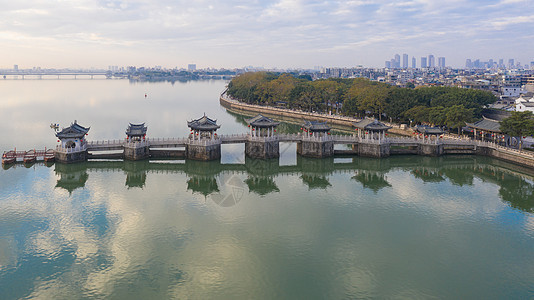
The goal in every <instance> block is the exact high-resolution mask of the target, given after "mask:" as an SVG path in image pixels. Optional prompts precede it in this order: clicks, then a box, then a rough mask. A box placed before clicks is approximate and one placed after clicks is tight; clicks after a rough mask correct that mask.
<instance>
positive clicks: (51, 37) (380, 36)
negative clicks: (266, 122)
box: [0, 0, 534, 68]
mask: <svg viewBox="0 0 534 300" xmlns="http://www.w3.org/2000/svg"><path fill="white" fill-rule="evenodd" d="M0 7H2V10H1V11H0V45H2V46H1V47H0V68H11V67H13V65H14V64H18V65H19V67H20V68H31V67H33V66H41V67H91V66H94V67H101V68H107V66H109V65H118V66H128V65H136V66H155V65H161V66H164V67H186V66H187V64H188V63H196V64H197V66H198V67H200V68H202V67H208V66H211V67H227V68H232V67H242V66H248V65H254V66H264V67H280V68H287V67H290V68H293V67H304V68H308V67H314V66H339V67H350V66H355V65H364V66H370V67H373V66H377V67H382V66H383V65H384V61H385V60H389V59H390V58H392V57H393V55H395V54H396V53H398V54H401V55H402V54H403V53H407V54H409V55H410V58H411V57H412V56H415V57H416V58H417V62H418V64H419V60H420V57H421V56H427V55H428V54H434V56H435V57H439V56H445V57H446V58H447V65H450V66H453V67H456V66H463V65H464V64H465V59H466V58H480V59H482V60H487V59H489V58H493V59H499V58H504V59H505V61H507V60H508V58H514V59H515V60H516V61H520V62H521V63H523V64H525V63H529V62H530V61H534V51H533V50H532V49H534V13H533V12H534V0H488V1H480V0H478V1H460V0H443V1H432V0H411V1H402V0H401V1H382V0H354V1H315V0H312V1H299V0H280V1H254V0H251V1H235V0H226V1H222V0H221V1H202V0H199V1H193V0H188V1H185V0H130V1H129V0H97V1H89V0H32V1H25V0H17V1H12V0H7V1H6V0H0Z"/></svg>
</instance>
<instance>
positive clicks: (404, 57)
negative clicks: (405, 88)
mask: <svg viewBox="0 0 534 300" xmlns="http://www.w3.org/2000/svg"><path fill="white" fill-rule="evenodd" d="M402 68H403V69H408V54H406V53H404V54H403V55H402Z"/></svg>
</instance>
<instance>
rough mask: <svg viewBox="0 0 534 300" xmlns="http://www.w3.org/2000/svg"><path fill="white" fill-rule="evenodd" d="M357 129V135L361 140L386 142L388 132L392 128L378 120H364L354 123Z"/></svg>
mask: <svg viewBox="0 0 534 300" xmlns="http://www.w3.org/2000/svg"><path fill="white" fill-rule="evenodd" d="M352 126H354V127H355V128H356V131H357V135H358V137H359V138H361V139H373V140H379V141H380V140H385V139H386V135H387V131H388V130H390V129H391V128H392V127H391V126H387V125H385V124H384V123H382V122H380V121H378V120H377V119H363V120H361V121H359V122H354V123H352Z"/></svg>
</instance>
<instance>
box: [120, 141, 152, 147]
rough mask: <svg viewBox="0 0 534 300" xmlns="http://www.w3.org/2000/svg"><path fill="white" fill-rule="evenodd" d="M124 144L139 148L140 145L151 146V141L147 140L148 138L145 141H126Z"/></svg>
mask: <svg viewBox="0 0 534 300" xmlns="http://www.w3.org/2000/svg"><path fill="white" fill-rule="evenodd" d="M123 145H124V146H128V147H135V148H138V147H147V146H150V142H149V141H147V140H144V141H126V142H125V143H124V144H123Z"/></svg>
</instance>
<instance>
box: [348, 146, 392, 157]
mask: <svg viewBox="0 0 534 300" xmlns="http://www.w3.org/2000/svg"><path fill="white" fill-rule="evenodd" d="M355 147H358V152H357V153H358V155H359V156H364V157H375V158H381V157H388V156H389V155H390V148H391V147H390V144H389V143H359V144H358V145H353V149H354V148H355Z"/></svg>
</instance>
